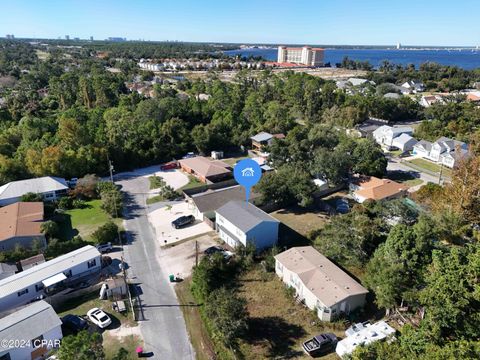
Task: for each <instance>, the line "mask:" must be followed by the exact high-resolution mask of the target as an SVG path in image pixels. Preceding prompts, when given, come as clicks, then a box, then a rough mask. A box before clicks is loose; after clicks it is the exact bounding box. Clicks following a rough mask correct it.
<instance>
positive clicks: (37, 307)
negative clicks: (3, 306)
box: [0, 300, 62, 351]
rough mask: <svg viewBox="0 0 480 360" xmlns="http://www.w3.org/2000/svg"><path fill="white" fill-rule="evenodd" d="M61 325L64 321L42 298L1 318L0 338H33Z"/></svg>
mask: <svg viewBox="0 0 480 360" xmlns="http://www.w3.org/2000/svg"><path fill="white" fill-rule="evenodd" d="M61 325H62V322H61V320H60V319H59V317H58V315H57V314H56V313H55V311H54V310H53V308H52V306H51V305H50V304H47V303H46V302H45V301H43V300H41V301H37V302H34V303H32V304H31V305H28V306H26V307H24V308H22V309H20V310H17V311H16V312H14V313H12V314H10V315H7V316H5V317H3V318H1V319H0V339H2V340H19V339H25V340H33V339H35V338H37V337H39V336H40V335H43V334H45V333H46V332H48V331H50V330H52V329H54V328H55V327H57V326H61ZM9 348H12V347H9ZM1 350H2V351H4V350H6V349H5V348H2V349H1Z"/></svg>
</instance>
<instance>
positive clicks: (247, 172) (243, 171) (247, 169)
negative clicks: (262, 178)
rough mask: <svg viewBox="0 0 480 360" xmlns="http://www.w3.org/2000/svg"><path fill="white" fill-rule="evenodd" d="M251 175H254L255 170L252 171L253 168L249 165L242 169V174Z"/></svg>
mask: <svg viewBox="0 0 480 360" xmlns="http://www.w3.org/2000/svg"><path fill="white" fill-rule="evenodd" d="M253 175H255V172H254V171H253V169H252V168H251V167H249V168H245V169H243V170H242V176H245V177H251V176H253Z"/></svg>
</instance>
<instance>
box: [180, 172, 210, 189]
mask: <svg viewBox="0 0 480 360" xmlns="http://www.w3.org/2000/svg"><path fill="white" fill-rule="evenodd" d="M203 185H205V184H204V183H202V182H201V181H200V180H198V179H197V178H196V177H195V176H193V175H188V184H187V185H184V186H182V187H181V188H180V189H178V191H179V192H181V191H182V190H187V189H193V188H196V187H199V186H203Z"/></svg>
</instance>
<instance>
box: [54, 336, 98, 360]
mask: <svg viewBox="0 0 480 360" xmlns="http://www.w3.org/2000/svg"><path fill="white" fill-rule="evenodd" d="M57 356H58V358H59V359H60V360H92V359H95V360H103V359H105V354H104V352H103V346H102V335H100V334H99V333H96V332H94V333H89V332H88V331H80V332H79V333H78V334H77V335H69V336H65V337H64V338H63V339H62V345H61V346H60V347H59V348H58V352H57Z"/></svg>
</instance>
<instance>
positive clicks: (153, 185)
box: [148, 176, 166, 190]
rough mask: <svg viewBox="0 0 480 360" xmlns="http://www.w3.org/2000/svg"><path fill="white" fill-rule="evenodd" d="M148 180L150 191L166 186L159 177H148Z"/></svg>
mask: <svg viewBox="0 0 480 360" xmlns="http://www.w3.org/2000/svg"><path fill="white" fill-rule="evenodd" d="M148 180H149V181H150V190H152V189H158V188H161V187H164V186H165V185H166V183H165V180H163V179H162V178H161V177H160V176H150V177H149V178H148Z"/></svg>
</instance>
